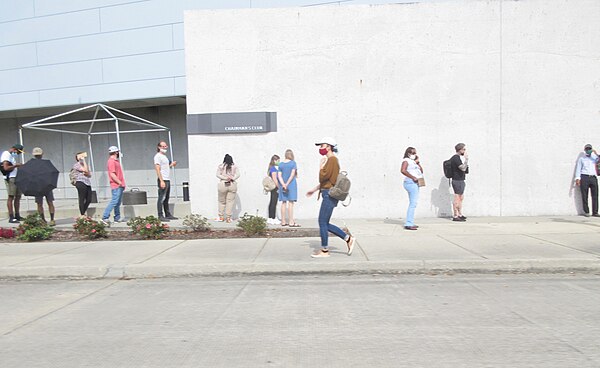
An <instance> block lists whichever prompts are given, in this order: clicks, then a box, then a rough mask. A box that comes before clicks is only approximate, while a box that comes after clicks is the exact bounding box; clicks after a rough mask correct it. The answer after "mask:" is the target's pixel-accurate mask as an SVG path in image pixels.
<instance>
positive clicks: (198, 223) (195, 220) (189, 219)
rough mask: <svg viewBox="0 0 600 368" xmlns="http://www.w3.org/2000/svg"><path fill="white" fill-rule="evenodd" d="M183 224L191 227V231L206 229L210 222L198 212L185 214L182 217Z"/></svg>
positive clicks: (208, 228) (208, 227)
mask: <svg viewBox="0 0 600 368" xmlns="http://www.w3.org/2000/svg"><path fill="white" fill-rule="evenodd" d="M183 226H187V227H189V228H191V229H192V230H193V231H201V232H204V231H208V230H210V223H209V222H208V219H207V218H206V217H203V216H202V215H198V214H191V215H187V216H185V217H184V218H183Z"/></svg>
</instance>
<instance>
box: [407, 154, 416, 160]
mask: <svg viewBox="0 0 600 368" xmlns="http://www.w3.org/2000/svg"><path fill="white" fill-rule="evenodd" d="M408 158H410V159H411V160H414V159H415V158H417V155H410V156H408Z"/></svg>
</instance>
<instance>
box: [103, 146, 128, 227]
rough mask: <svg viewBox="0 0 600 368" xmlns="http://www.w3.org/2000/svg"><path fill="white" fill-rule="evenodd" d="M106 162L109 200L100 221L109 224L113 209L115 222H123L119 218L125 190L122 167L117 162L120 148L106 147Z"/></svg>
mask: <svg viewBox="0 0 600 368" xmlns="http://www.w3.org/2000/svg"><path fill="white" fill-rule="evenodd" d="M108 154H109V157H108V162H107V163H106V167H107V170H108V179H109V181H110V190H111V195H112V197H111V200H110V202H108V206H106V209H105V210H104V213H103V214H102V223H103V224H104V225H107V226H110V221H109V218H110V213H111V212H112V211H113V209H114V211H115V217H114V219H115V222H123V221H124V219H122V218H121V200H122V199H123V191H124V190H125V177H124V176H123V168H122V167H121V163H120V162H119V157H121V150H120V149H119V148H118V147H116V146H110V147H109V148H108Z"/></svg>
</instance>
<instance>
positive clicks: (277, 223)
mask: <svg viewBox="0 0 600 368" xmlns="http://www.w3.org/2000/svg"><path fill="white" fill-rule="evenodd" d="M280 224H281V221H279V220H278V219H276V218H274V219H273V225H280Z"/></svg>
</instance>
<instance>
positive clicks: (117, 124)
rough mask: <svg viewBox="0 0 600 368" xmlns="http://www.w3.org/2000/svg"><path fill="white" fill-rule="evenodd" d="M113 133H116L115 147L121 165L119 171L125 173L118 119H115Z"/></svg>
mask: <svg viewBox="0 0 600 368" xmlns="http://www.w3.org/2000/svg"><path fill="white" fill-rule="evenodd" d="M115 132H116V133H117V147H118V148H119V156H120V160H119V162H120V163H121V170H123V172H125V166H123V156H122V155H121V153H122V152H121V135H120V134H119V119H115Z"/></svg>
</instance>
